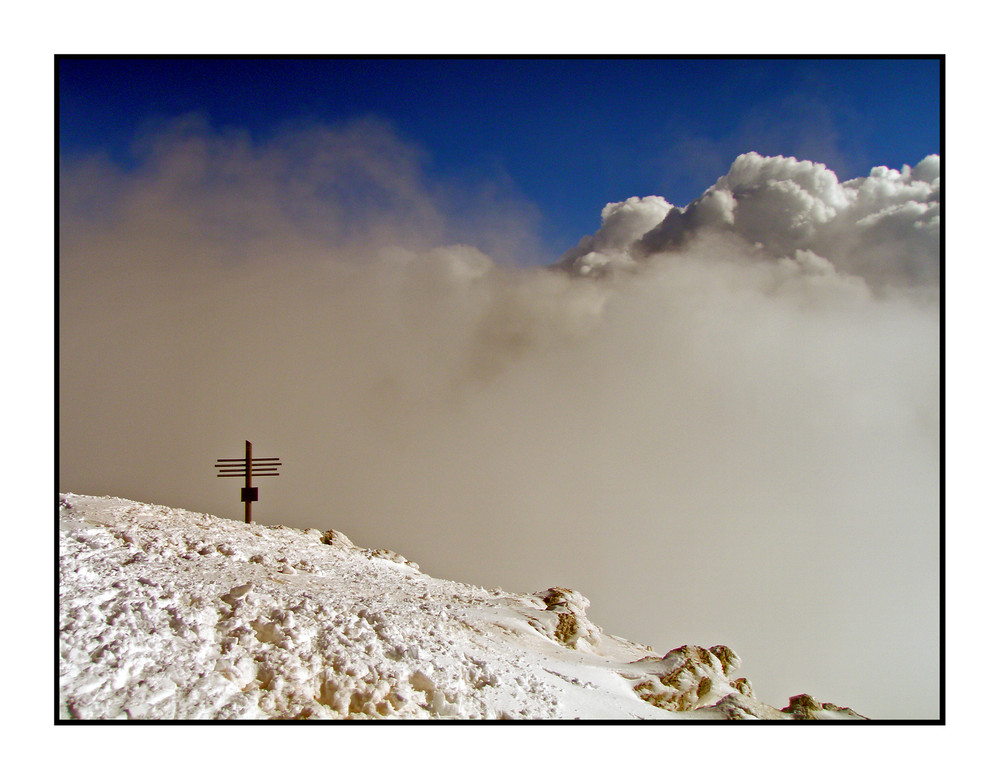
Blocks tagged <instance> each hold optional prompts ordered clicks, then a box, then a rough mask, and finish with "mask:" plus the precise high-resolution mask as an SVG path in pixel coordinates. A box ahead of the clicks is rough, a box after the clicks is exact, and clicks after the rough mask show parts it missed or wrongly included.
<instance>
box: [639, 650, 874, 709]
mask: <svg viewBox="0 0 1000 780" xmlns="http://www.w3.org/2000/svg"><path fill="white" fill-rule="evenodd" d="M741 663H742V661H741V659H740V657H739V656H738V655H736V653H735V652H733V651H732V650H731V649H729V648H728V647H726V646H725V645H715V646H714V647H711V648H709V649H707V650H706V649H705V648H704V647H698V646H696V645H684V646H683V647H678V648H676V649H674V650H671V651H670V652H669V653H667V654H666V655H665V656H663V658H655V657H652V656H649V657H646V658H643V659H641V660H639V661H636V662H634V663H632V664H630V665H629V670H628V672H626V673H624V675H623V676H625V677H626V678H627V679H630V681H632V682H633V686H632V689H633V690H634V691H635V693H636V695H638V696H639V698H641V699H642V700H643V701H645V702H648V703H649V704H652V705H653V706H655V707H660V708H661V709H665V710H669V711H671V712H690V711H693V710H700V711H704V712H705V714H708V712H709V711H713V712H715V713H716V714H717V717H719V718H720V719H724V720H824V719H856V720H864V719H865V718H864V717H863V716H862V715H859V714H858V713H856V712H855V711H854V710H851V709H849V708H847V707H837V706H836V705H833V704H820V703H818V702H816V700H815V699H813V698H812V697H811V696H808V695H802V696H795V697H792V698H791V699H790V700H789V706H788V707H785V708H784V709H782V710H778V709H776V708H775V707H771V706H769V705H767V704H764V703H762V702H760V701H758V700H757V699H755V698H754V697H753V689H752V687H751V685H750V682H749V681H748V680H747V679H746V678H745V677H735V676H734V674H733V673H734V672H735V671H736V670H737V669H739V667H740V664H741Z"/></svg>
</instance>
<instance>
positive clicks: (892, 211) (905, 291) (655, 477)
mask: <svg viewBox="0 0 1000 780" xmlns="http://www.w3.org/2000/svg"><path fill="white" fill-rule="evenodd" d="M138 149H139V153H140V154H141V164H139V165H138V166H137V168H136V169H135V170H132V171H128V172H126V171H122V170H119V169H117V168H115V167H114V166H112V165H110V164H108V163H107V162H104V161H100V160H90V161H86V162H80V161H74V162H72V163H69V162H67V163H64V165H63V171H62V178H61V196H62V203H61V211H60V221H61V234H60V240H61V254H60V269H59V272H60V300H59V305H60V345H59V346H60V355H59V361H60V362H59V368H60V374H59V381H60V388H59V390H60V418H59V427H60V452H59V455H60V463H59V468H60V486H61V489H63V490H70V491H74V492H80V493H94V494H98V495H103V494H112V495H120V496H124V497H129V498H135V499H139V500H149V501H155V502H159V503H165V504H169V505H173V506H178V507H185V508H189V509H193V510H199V511H207V512H212V513H215V514H220V515H228V516H234V517H239V516H242V506H241V505H240V504H239V503H238V498H239V491H238V489H237V488H238V484H237V481H236V480H226V479H216V478H215V475H214V473H213V469H212V463H213V461H214V460H215V459H216V458H220V457H238V456H240V455H241V454H242V446H243V441H244V439H249V440H251V441H253V443H254V447H255V454H258V455H261V456H268V455H276V456H280V457H281V458H282V460H283V462H284V464H285V465H284V467H283V470H282V475H281V476H280V477H278V478H277V479H266V480H261V481H260V488H261V490H260V498H261V500H260V502H259V503H258V504H257V505H255V507H254V512H255V517H256V518H257V519H258V520H259V521H260V522H264V523H282V524H286V525H298V526H312V527H315V526H320V527H335V528H337V529H338V530H340V531H343V532H344V533H346V534H347V535H348V536H349V537H350V538H351V539H353V540H355V541H356V542H357V543H359V544H363V545H369V546H373V547H391V548H393V549H395V550H397V551H398V552H400V553H402V554H403V555H405V556H406V557H407V558H410V559H412V560H414V561H417V562H418V563H419V564H420V565H421V567H422V568H423V570H424V571H427V572H428V573H430V574H432V575H434V576H438V577H446V578H449V579H456V580H461V581H467V582H472V583H475V584H480V585H483V586H487V587H490V586H501V587H503V588H505V589H510V590H521V591H536V590H540V589H543V588H546V587H549V586H554V585H561V586H566V587H571V588H574V589H577V590H579V591H582V592H583V593H584V594H585V595H586V596H588V597H589V598H590V600H591V602H592V605H593V606H592V608H591V611H590V615H591V617H592V618H593V619H594V621H595V622H596V623H598V624H599V625H602V626H603V627H604V628H605V629H606V630H608V631H609V632H611V633H615V634H620V635H622V636H625V637H627V638H629V639H632V640H635V641H640V642H646V643H649V644H651V645H654V646H655V648H656V649H657V650H658V651H659V652H660V653H665V652H666V651H667V650H670V649H671V648H673V647H676V646H678V645H681V644H685V643H690V644H701V645H704V646H711V645H714V644H726V645H729V646H731V647H732V648H733V649H735V650H736V651H737V652H738V653H739V654H740V655H741V656H742V657H743V659H744V662H745V668H746V672H747V674H748V676H750V677H751V678H752V679H753V680H754V682H755V686H756V688H757V694H758V696H760V698H762V699H765V700H775V701H781V700H784V699H785V698H787V697H788V696H790V695H794V694H797V693H801V692H803V691H809V692H810V693H811V694H813V695H815V696H816V697H817V698H819V699H821V700H824V701H835V702H843V703H847V704H849V705H850V706H851V707H853V708H854V709H856V710H858V711H859V712H861V713H862V714H864V715H868V716H870V717H936V716H937V715H938V712H937V693H938V691H937V682H938V646H939V637H938V635H937V628H938V620H939V615H938V589H939V582H938V554H939V549H938V530H939V528H938V524H939V436H938V431H939V412H938V410H939V384H940V383H939V374H940V365H939V305H938V280H939V278H940V268H939V259H938V257H939V253H938V243H939V236H938V218H939V217H938V204H937V199H938V187H939V185H938V178H937V176H938V160H937V158H936V157H929V158H927V159H925V160H923V161H915V162H918V163H919V164H917V165H915V167H913V168H912V169H909V168H906V169H904V170H903V171H898V172H897V171H890V170H888V169H876V170H874V171H873V172H872V174H871V176H869V177H866V178H863V179H856V180H852V181H848V182H843V183H841V182H839V181H838V180H837V177H836V176H835V174H834V173H833V172H832V171H829V170H827V169H826V168H825V167H823V166H821V165H818V164H815V163H810V162H805V161H796V160H793V159H790V158H763V157H760V156H757V155H753V154H749V155H743V156H741V157H740V158H739V159H738V160H737V161H736V162H735V163H734V164H733V167H732V169H731V170H730V171H729V172H728V173H727V174H726V175H725V176H723V177H722V178H721V179H719V180H718V182H717V183H716V184H715V185H713V187H711V188H709V190H707V191H706V193H705V195H704V196H702V198H700V199H698V200H697V201H695V203H693V204H691V205H690V206H688V207H687V208H685V209H679V208H676V207H674V206H673V205H671V204H669V203H667V202H666V201H665V200H663V199H662V198H660V197H656V196H650V197H642V198H638V197H637V198H631V199H629V200H628V201H625V202H623V203H617V204H609V205H608V206H607V207H606V208H605V209H604V212H603V215H602V216H603V225H602V227H601V229H600V231H598V232H597V233H596V234H595V235H594V236H590V237H586V238H584V239H582V240H581V242H580V245H579V246H578V247H576V248H575V249H572V250H570V251H569V252H567V254H566V255H565V256H564V257H563V258H561V259H558V260H559V262H558V263H557V264H555V265H554V266H552V267H542V266H541V265H538V263H540V261H541V260H542V259H543V258H539V257H537V256H534V255H533V254H532V253H533V252H534V250H533V249H532V247H535V246H537V242H535V241H534V239H533V237H532V233H531V220H532V217H531V214H532V210H531V208H530V207H527V206H519V205H518V204H516V203H513V202H508V203H488V202H487V201H486V200H475V199H474V198H472V197H471V196H470V200H467V201H465V202H461V203H457V202H456V197H457V196H456V193H454V192H448V193H445V192H442V191H441V190H440V189H439V188H437V187H435V186H434V185H433V183H431V182H429V181H428V180H427V179H426V177H425V176H424V175H423V173H422V168H421V160H420V153H419V150H415V149H413V148H411V147H409V146H408V145H407V144H405V143H403V142H402V141H400V140H399V139H398V138H396V137H395V135H394V134H393V133H392V131H391V130H390V129H389V128H387V127H385V126H383V125H380V124H378V123H374V122H366V123H359V124H354V125H349V126H345V127H341V128H333V129H331V128H315V127H305V128H298V129H294V130H289V131H288V132H286V133H284V134H282V135H279V136H276V137H275V138H273V139H271V140H270V141H268V142H266V143H263V144H254V143H252V142H251V141H250V140H248V139H247V138H246V137H243V136H241V135H239V134H235V133H234V134H218V133H213V132H211V131H209V130H208V129H207V128H206V127H205V126H203V125H200V124H198V123H197V122H195V123H190V122H189V123H186V124H181V125H178V126H177V127H175V128H173V129H171V130H170V131H168V132H163V133H160V134H158V135H155V136H151V137H150V138H148V139H147V140H146V141H145V145H144V146H140V147H138ZM473 206H475V208H473ZM459 213H461V214H462V220H458V219H457V217H456V214H459ZM477 236H483V237H484V238H483V240H482V241H479V240H477ZM457 238H461V239H462V241H463V242H464V243H455V240H456V239H457ZM498 257H503V258H504V259H505V260H510V259H515V260H518V261H520V264H519V263H512V262H498ZM553 260H557V258H553ZM532 263H534V264H536V265H535V266H534V267H523V266H524V265H530V264H532Z"/></svg>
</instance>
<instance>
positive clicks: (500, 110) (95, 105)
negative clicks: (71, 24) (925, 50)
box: [59, 58, 941, 259]
mask: <svg viewBox="0 0 1000 780" xmlns="http://www.w3.org/2000/svg"><path fill="white" fill-rule="evenodd" d="M939 77H940V64H939V62H938V60H936V59H924V60H913V59H911V60H888V59H869V60H857V59H749V60H741V59H721V58H720V59H700V60H699V59H634V58H633V59H572V60H566V59H527V60H520V59H497V60H489V59H447V58H444V59H441V58H425V59H391V58H384V59H271V58H268V59H253V58H247V59H237V58H220V59H191V58H179V59H156V58H139V59H117V58H115V59H109V58H105V59H61V60H60V62H59V120H60V124H59V131H60V139H59V140H60V151H61V154H62V155H63V157H64V159H71V158H72V157H74V156H77V155H81V154H89V153H93V152H105V153H107V154H110V155H111V157H112V158H113V159H116V160H117V161H119V162H121V163H122V164H124V165H131V164H134V163H135V160H134V159H132V158H131V157H130V151H129V149H130V144H131V142H132V140H133V139H134V138H135V137H136V134H137V133H138V132H139V131H140V130H141V129H142V128H144V127H148V126H149V125H150V124H151V123H155V122H156V121H158V120H163V119H167V118H170V117H174V116H177V115H180V114H185V113H189V112H199V113H201V114H203V115H204V116H206V117H207V118H208V121H209V122H210V123H211V125H212V126H213V127H216V128H219V129H222V128H226V127H239V128H243V129H246V130H249V131H250V132H251V134H252V135H253V136H254V137H255V138H260V139H263V138H266V137H267V136H268V135H269V134H271V133H273V132H275V131H276V130H278V129H279V128H280V127H281V126H282V125H283V124H284V123H287V122H289V121H292V120H300V119H309V120H315V121H320V122H334V123H337V122H343V121H348V120H350V119H353V118H356V117H359V116H365V115H375V116H378V117H380V118H382V119H383V120H386V121H388V122H389V123H390V124H391V125H392V126H393V127H394V128H395V129H396V131H397V132H398V133H399V135H400V136H401V137H402V138H404V139H405V140H407V141H410V142H413V143H415V144H417V145H418V146H419V147H420V148H422V149H423V150H424V152H425V155H426V156H425V165H426V173H427V175H428V176H429V177H430V178H431V179H432V180H434V181H438V182H441V183H444V184H446V185H447V184H449V183H454V184H458V185H461V186H480V185H489V184H490V183H491V182H493V183H496V182H499V183H500V184H501V185H502V186H503V187H505V188H507V189H509V190H511V191H513V192H514V193H516V194H517V195H518V196H520V197H522V198H524V199H526V200H527V201H529V202H530V203H531V204H533V205H534V207H535V208H536V209H537V212H538V215H539V220H538V226H537V229H538V232H539V234H540V237H541V242H542V245H543V246H544V247H545V248H546V250H547V251H549V252H551V253H553V254H558V253H561V252H562V251H563V250H564V249H566V248H568V247H570V246H572V245H574V244H575V243H576V241H577V240H578V239H579V238H580V237H581V236H583V235H585V234H588V233H593V232H594V231H595V230H596V229H597V227H598V226H599V224H600V210H601V208H602V207H603V206H604V205H605V204H606V203H608V202H611V201H618V200H623V199H625V198H627V197H629V196H632V195H640V196H642V195H662V196H664V197H665V198H667V200H669V201H671V202H672V203H675V204H677V205H684V204H686V203H688V202H690V201H691V200H692V199H693V198H695V197H697V196H698V195H699V194H700V193H701V192H702V191H703V190H704V189H705V188H706V187H708V186H710V185H711V184H712V183H713V182H714V181H715V180H716V179H717V178H718V177H719V176H721V175H722V174H724V173H725V172H726V170H727V169H728V167H729V164H730V163H731V162H732V160H733V159H734V158H735V157H736V156H737V155H738V154H741V153H743V152H747V151H757V152H760V153H761V154H767V155H777V154H782V155H793V156H796V157H799V158H800V159H801V158H806V159H811V160H814V161H816V162H822V163H825V164H827V165H828V166H829V167H831V168H833V170H835V171H836V172H837V174H838V176H839V177H840V178H841V179H847V178H852V177H855V176H859V175H863V174H866V173H867V172H868V171H869V169H870V168H871V167H872V166H874V165H888V166H890V167H894V168H898V167H900V166H901V165H902V164H904V163H906V164H910V165H914V164H916V163H917V162H919V161H920V160H921V159H922V158H923V157H924V156H926V155H927V154H932V153H940V152H941V148H940V146H941V140H940V99H941V95H940V78H939ZM553 259H554V258H553Z"/></svg>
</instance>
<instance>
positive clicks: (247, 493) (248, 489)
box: [243, 442, 253, 523]
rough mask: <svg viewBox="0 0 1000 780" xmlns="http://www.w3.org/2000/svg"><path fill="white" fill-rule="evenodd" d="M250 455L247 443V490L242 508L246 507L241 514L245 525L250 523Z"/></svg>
mask: <svg viewBox="0 0 1000 780" xmlns="http://www.w3.org/2000/svg"><path fill="white" fill-rule="evenodd" d="M252 454H253V445H252V444H251V443H250V442H247V454H246V464H247V466H246V468H247V482H246V488H247V490H246V501H244V502H243V506H245V507H246V510H245V511H244V514H243V519H244V520H246V522H247V523H249V522H250V470H251V467H252V465H253V458H252V457H251V456H252Z"/></svg>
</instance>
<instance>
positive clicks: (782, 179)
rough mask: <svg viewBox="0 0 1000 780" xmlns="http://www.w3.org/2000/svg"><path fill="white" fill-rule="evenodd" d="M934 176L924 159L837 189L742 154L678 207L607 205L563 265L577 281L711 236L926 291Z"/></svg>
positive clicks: (823, 179)
mask: <svg viewBox="0 0 1000 780" xmlns="http://www.w3.org/2000/svg"><path fill="white" fill-rule="evenodd" d="M939 175H940V159H939V157H938V156H937V155H930V156H928V157H926V158H925V159H924V160H923V161H921V162H920V164H919V165H917V166H916V167H915V168H912V169H911V168H910V167H908V166H904V167H903V170H902V171H894V170H890V169H889V168H886V167H878V168H874V169H872V171H871V174H870V175H869V176H867V177H860V178H857V179H851V180H849V181H846V182H843V183H841V182H840V181H838V179H837V176H836V174H835V173H834V172H833V171H831V170H829V169H828V168H827V167H826V166H825V165H823V164H821V163H813V162H809V161H807V160H802V161H800V160H796V159H795V158H792V157H762V156H761V155H759V154H756V153H754V152H750V153H747V154H743V155H740V156H739V157H738V158H737V159H736V160H735V162H733V164H732V166H731V167H730V169H729V172H728V173H727V174H726V175H725V176H722V177H721V178H720V179H719V180H718V181H717V182H716V183H715V184H714V185H713V186H712V187H710V188H709V189H707V190H706V191H705V192H704V194H703V195H702V196H701V197H700V198H698V199H697V200H695V201H694V202H693V203H691V204H689V205H688V206H686V207H683V208H678V207H675V206H672V205H671V204H667V203H666V202H665V201H663V200H662V199H655V201H654V200H653V199H650V198H644V199H643V200H642V201H639V200H637V199H634V198H633V199H630V200H629V201H626V202H624V203H618V204H609V205H608V206H607V207H606V208H605V210H604V213H603V215H602V216H603V220H604V221H603V223H602V225H601V229H600V230H599V231H598V233H597V234H595V235H594V236H592V237H587V238H586V239H584V240H583V241H581V243H580V245H579V246H577V247H576V248H575V249H574V250H572V251H570V252H568V253H567V254H566V255H565V256H564V258H563V263H564V264H565V265H566V266H568V267H570V268H574V269H576V270H577V271H579V272H580V273H584V274H592V273H595V272H607V271H609V270H613V269H615V268H632V267H634V266H635V264H636V263H639V262H642V261H643V260H644V259H645V258H648V257H649V256H651V255H657V254H660V253H664V252H670V251H674V250H677V249H680V248H682V247H684V246H687V245H689V244H690V243H691V242H692V241H693V240H695V239H697V238H701V237H704V236H706V235H709V234H713V233H714V234H720V235H725V236H729V237H735V238H739V239H741V240H742V241H745V242H747V243H748V244H749V245H750V246H751V247H752V248H753V249H754V250H757V253H758V254H761V255H763V256H767V257H771V258H794V257H795V255H796V253H800V252H808V253H810V255H811V256H814V257H821V258H824V259H826V260H829V262H830V263H831V265H832V266H833V268H834V269H836V270H837V271H840V272H843V273H847V274H856V275H859V276H861V277H863V278H864V279H865V280H866V281H868V282H869V283H870V284H872V285H875V286H877V287H879V288H882V287H885V286H886V285H897V286H898V285H910V286H912V285H927V284H936V283H937V281H938V279H939V276H940V269H939V258H938V246H939V241H940V236H939V224H940V198H939V192H940V183H939ZM654 203H655V205H654ZM661 209H662V210H663V212H664V213H663V215H662V218H661V219H660V220H659V221H658V222H657V223H656V224H655V225H652V226H650V225H649V224H648V223H647V222H646V221H643V220H639V219H636V218H634V217H632V216H631V215H633V214H637V213H639V212H640V211H641V212H642V213H643V214H645V215H648V216H649V217H650V219H651V218H652V215H653V213H654V212H655V211H657V210H661Z"/></svg>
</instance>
